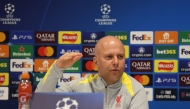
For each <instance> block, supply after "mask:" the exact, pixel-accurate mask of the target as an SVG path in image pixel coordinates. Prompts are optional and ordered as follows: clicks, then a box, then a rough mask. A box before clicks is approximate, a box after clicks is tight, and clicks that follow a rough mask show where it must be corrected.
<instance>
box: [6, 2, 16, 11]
mask: <svg viewBox="0 0 190 109" xmlns="http://www.w3.org/2000/svg"><path fill="white" fill-rule="evenodd" d="M14 11H15V6H14V5H13V4H10V3H9V4H7V5H5V12H6V13H7V14H12V13H13V12H14Z"/></svg>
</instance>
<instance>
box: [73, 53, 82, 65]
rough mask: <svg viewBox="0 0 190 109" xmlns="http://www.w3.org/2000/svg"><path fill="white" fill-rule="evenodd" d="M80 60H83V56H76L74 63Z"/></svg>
mask: <svg viewBox="0 0 190 109" xmlns="http://www.w3.org/2000/svg"><path fill="white" fill-rule="evenodd" d="M80 58H82V54H81V55H77V56H75V57H74V58H73V62H74V63H75V62H76V61H78V60H79V59H80Z"/></svg>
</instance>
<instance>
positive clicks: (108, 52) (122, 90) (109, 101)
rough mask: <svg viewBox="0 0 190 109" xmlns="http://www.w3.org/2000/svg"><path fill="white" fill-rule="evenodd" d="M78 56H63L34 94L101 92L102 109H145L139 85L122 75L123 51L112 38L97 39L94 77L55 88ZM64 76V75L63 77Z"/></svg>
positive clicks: (90, 76) (145, 97) (79, 55)
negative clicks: (102, 96) (65, 70)
mask: <svg viewBox="0 0 190 109" xmlns="http://www.w3.org/2000/svg"><path fill="white" fill-rule="evenodd" d="M81 57H82V54H81V53H65V54H64V55H62V56H61V57H60V58H59V59H58V60H57V61H56V62H55V63H54V64H53V65H52V66H51V67H50V69H49V70H48V72H47V73H46V75H45V76H44V78H43V80H42V81H40V83H39V84H38V86H37V88H36V92H54V91H55V92H103V93H104V98H105V99H104V108H105V109H148V108H149V107H148V100H147V96H146V94H145V90H144V88H143V86H142V85H141V84H140V83H139V82H137V81H136V80H135V79H134V78H132V77H131V76H129V75H127V74H126V73H123V72H124V68H125V49H124V46H123V44H122V42H121V41H120V40H119V39H118V38H116V37H114V36H106V37H103V38H101V39H100V40H99V41H98V42H97V44H96V46H95V57H94V58H93V62H94V64H95V66H96V67H97V68H98V73H97V74H96V75H95V76H92V75H86V76H85V77H84V78H80V79H77V80H73V81H71V82H69V83H65V85H63V86H60V87H59V88H57V89H55V87H56V83H57V81H58V79H59V78H61V77H62V74H63V70H64V69H66V68H69V67H71V66H72V65H73V64H74V63H75V62H76V61H77V60H79V59H80V58H81ZM63 75H64V74H63Z"/></svg>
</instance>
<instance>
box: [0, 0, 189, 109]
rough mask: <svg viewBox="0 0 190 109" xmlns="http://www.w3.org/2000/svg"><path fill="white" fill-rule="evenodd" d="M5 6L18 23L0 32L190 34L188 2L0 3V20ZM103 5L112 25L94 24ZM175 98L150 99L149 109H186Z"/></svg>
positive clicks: (12, 104)
mask: <svg viewBox="0 0 190 109" xmlns="http://www.w3.org/2000/svg"><path fill="white" fill-rule="evenodd" d="M8 3H11V4H13V5H14V6H15V11H14V13H13V15H14V18H20V19H21V20H20V21H18V22H17V24H3V21H2V20H0V31H11V30H27V31H57V32H58V31H95V32H96V31H126V32H130V31H178V32H180V31H190V28H189V27H190V26H189V25H190V21H189V18H190V13H189V10H190V7H189V4H190V1H189V0H183V1H181V0H136V1H134V0H119V1H116V0H112V1H111V0H102V1H97V0H93V1H92V0H91V1H89V0H80V1H77V0H38V1H37V0H33V1H25V0H17V1H16V0H4V1H1V3H0V18H6V15H7V13H6V12H5V5H7V4H8ZM103 4H109V5H110V6H111V12H110V13H109V17H110V18H112V19H116V22H114V23H113V25H99V24H98V22H95V19H98V18H99V19H101V18H102V13H101V11H100V7H101V6H102V5H103ZM105 17H106V16H105ZM128 36H129V34H128ZM127 45H129V46H130V44H127ZM153 45H154V44H153ZM178 45H179V44H178ZM153 59H154V58H153ZM129 60H130V59H129ZM178 60H179V57H178ZM81 72H82V71H81ZM128 73H129V74H130V72H128ZM152 74H153V75H154V72H153V73H152ZM176 75H177V76H179V72H178V73H177V74H176ZM8 87H9V86H8ZM152 88H162V87H156V86H154V85H153V86H152ZM167 88H168V87H167ZM172 88H177V89H179V88H180V86H179V85H178V84H177V86H176V87H172ZM179 96H180V95H179V94H178V99H177V101H155V100H154V99H153V101H150V102H149V106H150V109H189V106H190V103H189V101H179ZM0 109H17V100H16V99H9V100H1V101H0Z"/></svg>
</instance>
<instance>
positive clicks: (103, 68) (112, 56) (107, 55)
mask: <svg viewBox="0 0 190 109" xmlns="http://www.w3.org/2000/svg"><path fill="white" fill-rule="evenodd" d="M94 62H95V65H96V66H97V68H98V74H99V76H101V77H102V78H103V79H104V81H105V82H106V83H107V85H110V84H113V83H116V82H117V81H118V80H119V79H120V78H121V76H122V74H123V72H124V68H125V49H124V47H123V45H122V44H120V43H114V42H113V43H107V44H103V45H102V47H100V48H99V50H98V54H97V56H96V57H94Z"/></svg>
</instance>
